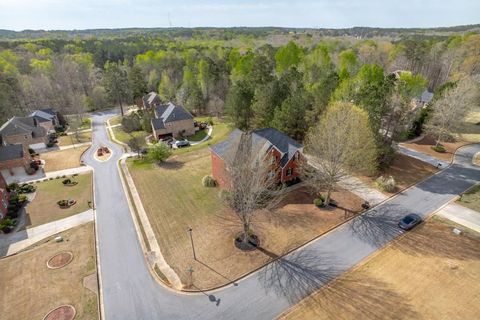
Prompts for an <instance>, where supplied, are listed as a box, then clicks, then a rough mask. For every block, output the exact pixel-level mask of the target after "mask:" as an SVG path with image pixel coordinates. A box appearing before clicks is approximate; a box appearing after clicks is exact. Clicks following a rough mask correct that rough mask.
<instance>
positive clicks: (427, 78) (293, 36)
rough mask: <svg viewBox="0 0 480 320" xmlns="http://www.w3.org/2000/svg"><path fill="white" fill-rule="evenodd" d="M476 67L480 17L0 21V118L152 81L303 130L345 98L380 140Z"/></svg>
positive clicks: (82, 105)
mask: <svg viewBox="0 0 480 320" xmlns="http://www.w3.org/2000/svg"><path fill="white" fill-rule="evenodd" d="M472 30H473V31H472ZM14 34H15V35H16V36H14ZM380 35H381V36H382V37H379V36H380ZM402 71H403V72H402ZM479 73H480V34H479V33H478V26H471V27H456V28H451V29H445V28H440V29H425V30H415V29H405V30H402V29H374V28H353V29H344V30H335V32H334V31H332V30H314V29H311V30H310V29H305V30H299V29H275V28H251V29H250V28H232V29H166V30H163V31H161V30H160V31H159V30H148V29H145V30H144V29H127V30H123V31H122V30H90V31H72V32H61V31H53V32H45V31H31V32H28V31H24V32H22V33H12V32H8V31H2V32H0V120H2V121H4V120H6V119H7V118H8V117H11V116H12V115H23V114H25V113H26V112H28V111H30V110H33V109H36V108H42V107H46V106H49V107H53V108H56V109H58V110H60V111H63V112H64V113H83V112H86V111H93V110H97V109H102V108H107V107H110V106H122V107H123V106H125V105H131V104H134V103H137V104H139V103H141V97H142V96H143V94H144V93H145V92H148V91H157V92H158V93H159V94H160V96H161V98H162V99H164V100H165V101H167V100H173V101H175V102H177V103H179V104H181V105H183V106H185V107H186V108H187V109H189V110H190V111H191V112H192V113H194V114H197V115H201V114H211V115H228V116H229V117H231V119H232V121H233V122H234V123H235V125H236V126H238V127H240V128H242V129H253V128H259V127H267V126H272V127H275V128H278V129H279V130H281V131H284V132H285V133H287V134H288V135H290V136H291V137H293V138H295V139H298V140H303V139H304V137H305V134H306V132H307V130H308V128H310V127H312V126H313V125H314V124H316V123H317V120H318V119H319V117H320V116H321V115H322V113H323V112H324V111H325V110H326V108H327V106H328V105H329V104H330V103H331V102H333V101H346V102H353V103H354V104H355V105H358V106H360V107H361V108H362V109H363V110H365V111H366V112H367V114H368V117H369V120H370V126H371V128H372V131H373V132H374V135H375V140H376V142H377V145H378V147H380V148H382V147H384V146H387V145H389V143H388V142H389V141H390V140H391V139H392V138H394V137H397V136H407V135H410V134H412V130H413V131H415V133H417V134H418V130H416V128H413V127H409V126H408V125H406V121H407V120H408V121H412V119H409V118H408V111H409V110H410V104H411V101H412V99H414V98H417V97H419V96H420V94H421V93H422V92H423V91H424V90H425V89H429V90H430V91H432V92H435V91H438V90H439V88H440V89H442V88H446V87H447V88H448V85H449V84H455V83H456V82H458V81H460V80H463V83H468V81H465V78H467V79H468V78H472V79H473V78H475V77H476V76H478V74H479ZM414 120H415V119H414ZM422 121H423V120H422ZM420 127H421V126H420ZM385 142H387V143H385Z"/></svg>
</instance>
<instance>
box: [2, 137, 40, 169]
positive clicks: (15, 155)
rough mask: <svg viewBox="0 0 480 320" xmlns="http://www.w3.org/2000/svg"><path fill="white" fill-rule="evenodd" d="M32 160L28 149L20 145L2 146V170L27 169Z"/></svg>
mask: <svg viewBox="0 0 480 320" xmlns="http://www.w3.org/2000/svg"><path fill="white" fill-rule="evenodd" d="M31 160H32V158H31V156H30V153H29V152H28V149H27V148H26V147H25V146H24V145H22V144H20V143H17V144H9V145H2V146H0V170H5V169H8V170H10V171H11V169H13V168H20V167H21V168H24V169H27V168H28V167H29V165H30V162H31Z"/></svg>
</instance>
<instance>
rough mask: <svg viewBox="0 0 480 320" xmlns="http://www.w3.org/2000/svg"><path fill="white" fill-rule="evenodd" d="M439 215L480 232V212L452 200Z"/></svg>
mask: <svg viewBox="0 0 480 320" xmlns="http://www.w3.org/2000/svg"><path fill="white" fill-rule="evenodd" d="M437 215H439V216H441V217H443V218H446V219H448V220H451V221H453V222H455V223H458V224H460V225H462V226H464V227H467V228H469V229H472V230H474V231H476V232H480V212H477V211H475V210H472V209H469V208H467V207H464V206H462V205H459V204H458V203H455V202H452V203H450V204H448V205H447V206H445V207H444V208H443V209H441V210H440V211H438V212H437Z"/></svg>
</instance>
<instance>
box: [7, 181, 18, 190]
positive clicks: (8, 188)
mask: <svg viewBox="0 0 480 320" xmlns="http://www.w3.org/2000/svg"><path fill="white" fill-rule="evenodd" d="M19 188H20V186H19V185H18V183H15V182H13V183H10V184H9V185H8V186H7V191H8V192H14V191H17V190H18V189H19Z"/></svg>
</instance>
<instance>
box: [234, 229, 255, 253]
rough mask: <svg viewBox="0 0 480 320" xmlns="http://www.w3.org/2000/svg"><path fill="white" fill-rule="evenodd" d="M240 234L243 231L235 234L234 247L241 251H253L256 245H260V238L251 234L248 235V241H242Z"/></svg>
mask: <svg viewBox="0 0 480 320" xmlns="http://www.w3.org/2000/svg"><path fill="white" fill-rule="evenodd" d="M242 235H243V233H239V234H238V235H237V236H235V240H234V243H235V247H237V248H238V249H240V250H242V251H253V250H255V249H256V248H257V247H258V246H260V239H259V238H258V237H257V236H256V235H254V234H252V235H250V236H249V239H248V242H243V241H242Z"/></svg>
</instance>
